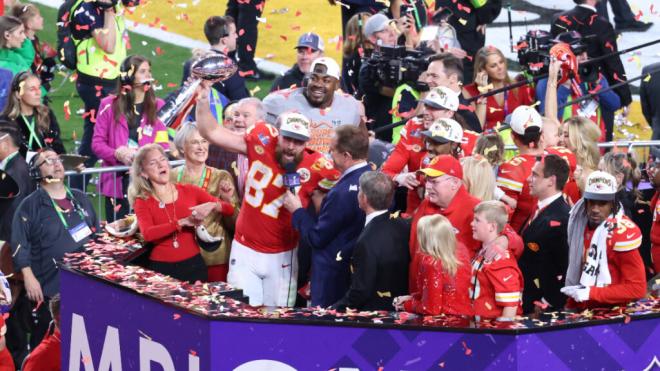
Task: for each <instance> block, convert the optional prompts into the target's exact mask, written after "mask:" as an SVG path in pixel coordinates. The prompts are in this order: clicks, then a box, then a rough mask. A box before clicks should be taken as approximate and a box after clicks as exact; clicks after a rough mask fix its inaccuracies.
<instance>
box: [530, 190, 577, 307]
mask: <svg viewBox="0 0 660 371" xmlns="http://www.w3.org/2000/svg"><path fill="white" fill-rule="evenodd" d="M570 210H571V208H570V207H569V206H568V204H567V203H566V201H565V200H564V198H563V197H559V198H558V199H556V200H555V201H553V202H552V203H551V204H550V205H548V206H547V207H546V208H545V209H543V210H541V211H540V212H539V215H538V216H537V217H536V218H535V219H534V220H532V222H531V223H530V224H529V225H528V226H527V227H526V228H524V229H523V232H522V238H523V242H524V244H525V249H524V251H523V253H522V256H521V257H520V260H518V266H519V267H520V270H521V271H522V273H523V278H524V282H525V289H524V291H523V311H524V312H525V313H529V312H533V311H534V301H540V300H541V298H545V300H546V301H547V302H548V303H550V304H551V305H552V306H553V308H554V309H556V310H560V309H562V308H564V304H565V302H566V296H565V295H564V294H562V293H561V292H560V291H559V289H560V288H562V287H564V279H565V276H566V269H567V268H568V238H567V234H566V231H567V228H568V213H569V211H570Z"/></svg>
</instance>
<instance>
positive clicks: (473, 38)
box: [433, 0, 502, 84]
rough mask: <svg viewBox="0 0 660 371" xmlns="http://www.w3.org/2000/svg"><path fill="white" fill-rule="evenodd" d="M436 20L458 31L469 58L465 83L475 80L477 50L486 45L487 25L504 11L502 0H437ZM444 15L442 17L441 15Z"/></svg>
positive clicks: (465, 61)
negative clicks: (474, 59) (438, 19)
mask: <svg viewBox="0 0 660 371" xmlns="http://www.w3.org/2000/svg"><path fill="white" fill-rule="evenodd" d="M435 9H436V11H437V12H436V15H438V16H439V17H436V16H434V17H433V18H434V19H437V18H442V19H445V20H446V21H447V22H449V24H450V25H451V26H452V27H454V29H455V30H456V36H457V39H458V42H459V43H460V44H461V47H462V49H463V50H465V52H466V53H467V55H468V56H469V58H465V60H464V63H463V69H464V78H463V83H465V84H469V83H471V82H472V79H473V66H474V65H473V62H472V58H473V57H474V55H475V53H476V52H477V50H479V49H481V48H482V47H484V45H485V44H486V25H487V24H489V23H492V22H493V21H494V20H495V18H497V16H498V15H499V14H500V11H501V10H502V0H436V2H435ZM441 14H442V15H441Z"/></svg>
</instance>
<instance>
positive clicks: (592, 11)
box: [550, 0, 632, 141]
mask: <svg viewBox="0 0 660 371" xmlns="http://www.w3.org/2000/svg"><path fill="white" fill-rule="evenodd" d="M599 1H600V0H573V2H575V3H576V4H577V6H576V7H575V8H573V9H571V10H568V11H565V12H563V13H561V14H559V15H558V16H557V18H555V20H554V21H553V22H552V26H551V27H550V33H552V36H554V37H556V36H557V35H559V34H560V33H562V32H566V31H573V30H575V31H578V32H579V33H580V35H582V37H583V38H584V39H585V40H584V41H585V43H586V44H587V54H588V55H589V58H597V57H601V56H603V55H605V54H609V53H613V52H616V51H618V46H617V42H616V39H617V34H616V32H615V31H614V28H613V27H612V24H610V23H609V22H608V21H607V20H606V19H605V18H602V17H599V16H598V13H597V12H596V5H597V4H598V2H599ZM593 66H594V67H598V68H599V69H600V71H601V72H602V73H603V75H605V78H606V79H607V82H608V83H609V84H610V85H614V84H617V83H620V82H622V81H625V80H626V71H625V70H624V69H623V63H621V58H620V57H619V56H613V57H610V58H606V59H603V60H602V61H600V62H597V63H594V64H593ZM614 91H615V92H616V93H617V95H618V96H619V97H620V98H621V106H622V107H627V106H629V105H630V103H631V102H632V95H631V92H630V87H629V86H628V85H624V86H620V87H618V88H616V89H614ZM602 114H603V121H605V129H606V140H607V141H611V140H612V133H613V124H614V112H612V111H607V110H603V112H602Z"/></svg>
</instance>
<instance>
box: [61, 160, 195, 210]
mask: <svg viewBox="0 0 660 371" xmlns="http://www.w3.org/2000/svg"><path fill="white" fill-rule="evenodd" d="M184 162H185V161H184V160H176V161H170V167H174V166H179V165H183V163H184ZM129 170H130V166H107V167H92V168H86V169H84V170H82V171H80V172H78V171H75V170H69V171H67V172H65V173H64V175H65V176H66V182H67V185H68V186H71V177H74V176H82V184H84V185H85V194H86V195H87V196H88V197H90V198H91V199H93V198H94V197H97V196H98V207H97V211H98V213H101V210H102V209H103V208H102V207H101V203H102V202H103V199H104V197H103V196H102V195H101V189H100V187H99V185H100V179H99V178H97V179H96V187H95V188H96V190H95V192H89V191H87V188H88V186H89V184H88V181H87V180H88V177H89V178H91V177H93V176H96V175H101V174H106V173H112V174H113V178H112V182H113V183H112V184H113V185H115V186H116V184H117V182H116V181H117V174H119V173H123V172H126V171H129ZM124 192H126V190H124ZM113 193H114V194H116V193H117V189H116V188H115V189H114V192H113ZM112 215H113V219H116V218H117V210H116V209H113V211H112ZM98 216H99V220H103V219H105V215H98Z"/></svg>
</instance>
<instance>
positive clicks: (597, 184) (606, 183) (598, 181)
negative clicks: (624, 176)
mask: <svg viewBox="0 0 660 371" xmlns="http://www.w3.org/2000/svg"><path fill="white" fill-rule="evenodd" d="M588 185H589V187H594V188H595V189H596V190H598V191H602V190H606V189H607V188H610V189H611V188H612V187H613V185H612V180H611V179H607V178H604V177H598V176H595V177H593V178H589V179H588Z"/></svg>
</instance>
